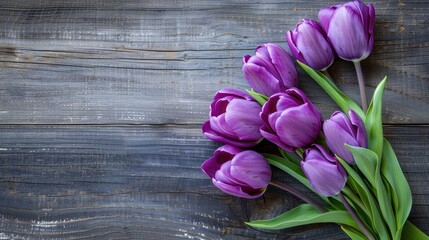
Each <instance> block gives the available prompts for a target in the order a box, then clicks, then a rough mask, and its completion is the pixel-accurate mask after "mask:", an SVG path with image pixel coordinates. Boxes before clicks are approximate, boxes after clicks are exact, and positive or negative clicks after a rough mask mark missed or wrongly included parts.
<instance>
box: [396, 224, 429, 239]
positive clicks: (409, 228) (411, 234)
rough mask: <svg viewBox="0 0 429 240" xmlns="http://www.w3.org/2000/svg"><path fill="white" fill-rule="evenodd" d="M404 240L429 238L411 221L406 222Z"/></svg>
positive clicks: (403, 233)
mask: <svg viewBox="0 0 429 240" xmlns="http://www.w3.org/2000/svg"><path fill="white" fill-rule="evenodd" d="M401 239H402V240H410V239H412V240H429V236H428V235H426V234H425V233H424V232H422V231H421V230H420V229H418V228H417V227H416V226H414V224H412V223H411V222H410V221H406V222H405V225H404V230H403V231H402V238H401Z"/></svg>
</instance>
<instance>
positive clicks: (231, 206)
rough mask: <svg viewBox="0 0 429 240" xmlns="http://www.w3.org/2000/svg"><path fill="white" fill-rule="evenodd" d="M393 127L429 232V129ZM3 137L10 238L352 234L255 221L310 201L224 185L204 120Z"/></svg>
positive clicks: (6, 132) (12, 131) (2, 231)
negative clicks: (230, 190)
mask: <svg viewBox="0 0 429 240" xmlns="http://www.w3.org/2000/svg"><path fill="white" fill-rule="evenodd" d="M385 132H386V136H387V138H388V139H389V140H390V141H391V143H392V145H393V147H394V148H395V150H396V151H397V152H398V157H399V159H400V163H401V165H402V167H403V169H404V172H405V174H406V177H407V178H408V180H409V182H410V185H411V188H412V191H413V197H414V206H413V210H412V213H411V221H413V222H414V223H415V224H416V225H417V226H419V227H420V228H421V229H422V230H424V231H426V232H429V224H428V222H429V221H428V216H429V197H428V195H429V186H428V184H424V183H425V182H426V179H428V177H429V166H428V164H427V159H428V152H429V151H428V145H427V141H429V127H428V126H420V127H406V128H404V127H401V126H387V127H385ZM0 135H1V138H0V147H1V148H0V239H1V238H27V237H28V238H31V239H46V238H56V239H72V238H100V239H110V238H140V239H148V238H149V239H180V238H185V239H186V238H190V239H219V238H222V239H252V238H259V239H272V238H281V239H304V238H305V239H345V235H344V234H343V233H342V232H341V230H340V229H339V228H338V227H337V226H335V225H322V224H319V225H311V226H306V227H299V228H293V229H289V230H282V231H274V232H267V231H258V230H254V229H251V228H249V227H246V226H245V225H244V224H243V222H244V221H248V220H256V219H267V218H271V217H274V216H276V215H278V214H280V213H282V212H283V211H285V210H287V209H290V208H291V207H293V206H296V205H298V204H299V203H300V202H299V201H298V200H297V199H295V198H294V197H291V196H290V195H288V194H285V193H283V192H280V191H278V190H276V189H273V188H269V189H268V191H267V193H266V195H265V198H260V199H256V200H245V199H239V198H235V197H230V196H228V195H226V194H223V193H222V192H221V191H219V190H217V189H216V188H215V187H214V186H213V185H212V184H211V181H210V180H209V179H208V178H207V177H206V176H205V175H204V174H203V173H202V172H201V170H200V168H199V166H200V164H201V163H202V162H203V160H204V159H206V158H208V157H210V156H211V154H212V152H213V150H214V149H215V147H216V146H217V144H215V143H213V142H210V141H208V140H207V139H204V138H203V137H202V136H201V134H200V128H199V126H180V127H179V126H171V127H156V126H133V127H131V126H116V127H111V126H110V127H103V126H49V125H46V126H0ZM416 140H418V141H416ZM411 142H412V143H413V144H410V143H411ZM275 177H276V178H280V179H282V180H283V181H285V182H287V183H289V184H290V185H291V186H293V187H296V188H298V189H300V190H302V191H305V192H307V191H306V190H305V189H304V188H303V187H301V186H300V184H298V183H297V182H294V181H293V180H291V178H288V177H286V176H285V175H284V174H281V173H280V172H279V171H276V172H275Z"/></svg>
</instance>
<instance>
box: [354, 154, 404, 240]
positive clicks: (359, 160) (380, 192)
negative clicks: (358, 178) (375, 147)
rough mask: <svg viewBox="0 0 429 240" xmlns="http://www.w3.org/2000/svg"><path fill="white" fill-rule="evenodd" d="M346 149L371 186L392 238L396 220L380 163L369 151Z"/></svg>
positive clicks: (395, 228) (375, 155)
mask: <svg viewBox="0 0 429 240" xmlns="http://www.w3.org/2000/svg"><path fill="white" fill-rule="evenodd" d="M347 148H348V149H349V150H350V152H351V153H352V154H353V157H354V159H355V162H356V165H357V166H358V168H359V170H360V171H361V172H362V173H363V175H364V176H365V177H366V179H368V181H369V183H370V184H371V186H372V188H371V189H372V190H373V193H374V194H375V195H376V197H377V201H378V204H379V206H380V210H381V213H382V214H383V217H384V220H385V222H386V223H387V225H388V227H389V230H390V234H391V235H392V237H393V236H395V235H396V231H397V225H396V219H395V215H394V213H393V209H392V204H391V200H390V194H389V192H388V189H386V186H385V185H384V182H383V179H382V177H381V173H380V162H381V161H380V160H378V156H377V154H375V152H373V151H371V150H369V149H366V148H361V147H354V146H347Z"/></svg>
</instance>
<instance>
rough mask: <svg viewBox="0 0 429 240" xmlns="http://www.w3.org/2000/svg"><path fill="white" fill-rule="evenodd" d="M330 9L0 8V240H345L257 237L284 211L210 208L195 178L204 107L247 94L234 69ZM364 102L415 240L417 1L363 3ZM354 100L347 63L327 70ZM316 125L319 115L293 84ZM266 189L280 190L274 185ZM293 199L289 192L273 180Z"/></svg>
mask: <svg viewBox="0 0 429 240" xmlns="http://www.w3.org/2000/svg"><path fill="white" fill-rule="evenodd" d="M335 3H339V2H338V1H312V2H310V1H298V0H295V1H261V0H251V1H247V0H246V1H244V0H241V1H236V0H234V1H211V0H192V1H179V0H177V1H176V0H174V1H173V0H166V1H157V0H152V1H143V0H142V1H138V0H121V1H114V0H94V1H84V0H67V1H65V0H45V1H41V0H14V1H9V0H1V1H0V239H24V238H29V239H54V238H55V239H72V238H98V239H112V238H121V239H123V238H139V239H181V238H182V239H252V238H258V239H272V238H280V239H345V238H346V235H344V234H343V233H342V232H341V230H340V228H339V227H337V226H336V225H322V224H319V225H312V226H306V227H298V228H293V229H289V230H282V231H271V232H268V231H259V230H255V229H251V228H249V227H247V226H246V225H244V224H243V222H244V221H247V220H255V219H266V218H270V217H274V216H276V215H278V214H280V213H282V212H283V211H285V210H287V209H290V208H291V207H293V206H296V205H297V204H299V201H298V200H297V199H295V198H294V197H291V196H289V195H287V194H285V193H283V192H280V191H278V190H276V189H272V188H269V189H268V191H267V193H266V196H265V197H264V198H260V199H256V200H245V199H239V198H235V197H230V196H227V195H226V194H223V193H222V192H220V191H219V190H217V189H216V188H215V187H213V186H212V185H211V182H210V180H209V179H207V178H206V176H205V175H203V174H202V172H201V170H200V165H201V163H202V162H203V161H204V160H205V159H206V158H208V157H210V156H211V154H212V152H213V150H214V149H215V148H216V147H217V146H219V144H216V143H213V142H211V141H209V140H207V139H205V138H204V137H203V136H202V135H201V130H200V126H201V124H202V122H203V121H205V120H206V119H207V117H208V108H209V104H210V102H211V99H212V96H213V94H214V93H215V92H216V91H217V90H219V89H221V88H223V87H234V88H238V89H246V88H248V86H247V84H246V81H245V80H244V79H243V77H242V73H241V58H242V56H243V55H245V54H252V53H253V51H254V49H255V47H256V46H257V45H259V44H261V43H265V42H276V43H278V44H280V45H282V46H283V47H285V48H286V44H285V42H284V39H285V32H286V31H287V30H288V29H291V28H292V27H294V25H295V23H296V22H297V21H298V20H299V19H301V18H315V17H316V16H317V12H318V10H319V9H320V8H321V7H323V6H326V5H330V4H335ZM374 5H375V8H376V13H377V19H376V27H375V30H376V36H375V38H376V40H375V46H374V50H373V53H372V55H371V56H370V57H369V58H368V59H367V60H365V61H364V62H363V63H362V64H363V68H364V71H365V76H366V79H367V86H368V93H372V91H373V89H374V87H375V86H376V85H377V83H378V82H379V81H380V80H381V78H382V77H383V76H384V75H387V76H388V77H389V82H388V84H387V87H386V93H385V97H384V113H383V114H384V119H383V121H384V124H385V125H384V126H385V127H384V130H385V133H386V135H387V138H388V139H389V140H390V141H391V143H392V144H393V146H394V148H395V150H396V151H397V154H398V157H399V159H400V163H401V165H402V167H403V169H404V171H405V174H406V177H407V178H408V180H409V183H410V185H411V188H412V192H413V198H414V199H413V200H414V207H413V210H412V213H411V221H412V222H413V223H415V224H416V225H417V226H418V227H420V228H421V229H422V230H423V231H425V232H426V233H428V232H429V221H428V220H429V184H427V181H428V179H429V159H428V156H429V147H428V141H429V125H428V124H429V113H428V110H429V94H428V93H429V41H428V39H429V34H428V29H429V20H428V19H429V18H428V16H429V15H428V12H429V9H428V8H429V2H428V1H400V0H398V1H396V0H395V1H393V0H385V1H378V2H376V3H374ZM330 72H331V75H332V76H333V77H334V78H335V79H336V81H337V83H338V84H339V87H340V88H341V89H343V90H344V91H345V92H346V93H347V94H349V95H350V96H351V97H352V98H354V99H356V100H358V99H359V98H358V95H357V92H358V86H357V81H356V77H355V75H354V72H353V68H352V64H350V63H348V62H344V61H337V62H336V63H335V64H334V66H333V67H332V68H331V69H330ZM300 79H301V87H302V89H304V91H307V92H308V94H309V96H310V98H311V99H312V100H313V102H314V103H315V104H316V105H317V106H318V107H319V108H320V109H321V111H322V113H323V115H324V117H328V116H329V115H330V113H331V112H332V111H334V110H335V105H334V104H333V102H331V101H330V100H329V98H328V97H327V96H326V95H325V94H324V93H323V91H321V90H320V89H319V88H318V86H316V85H315V84H314V83H313V82H312V81H311V80H310V79H309V78H308V77H306V76H304V74H302V73H301V78H300ZM276 174H277V176H280V175H279V174H278V173H276ZM283 180H284V181H286V182H288V183H290V184H291V185H292V186H294V187H299V185H298V184H297V183H296V182H294V181H292V180H290V179H288V178H287V177H286V178H283Z"/></svg>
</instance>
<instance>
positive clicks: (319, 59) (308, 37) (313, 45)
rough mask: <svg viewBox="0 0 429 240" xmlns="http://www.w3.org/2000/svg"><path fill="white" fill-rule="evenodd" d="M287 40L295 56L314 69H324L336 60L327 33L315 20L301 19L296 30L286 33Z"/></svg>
mask: <svg viewBox="0 0 429 240" xmlns="http://www.w3.org/2000/svg"><path fill="white" fill-rule="evenodd" d="M286 40H287V43H288V45H289V48H290V50H291V52H292V54H293V56H294V57H295V58H296V59H297V60H298V61H300V62H302V63H305V64H307V65H308V66H310V67H312V68H314V69H317V70H321V71H324V70H326V69H327V68H328V67H329V66H331V64H332V63H333V62H334V59H335V54H334V52H333V51H332V48H331V45H330V44H329V42H328V41H327V40H326V33H325V32H324V31H323V29H322V28H321V27H320V25H319V24H318V23H317V22H316V21H314V20H308V19H303V20H302V21H300V22H299V23H298V24H297V25H296V27H295V30H293V31H288V32H287V33H286Z"/></svg>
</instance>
